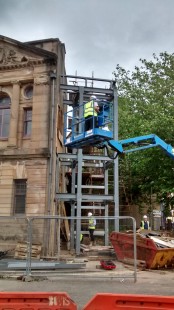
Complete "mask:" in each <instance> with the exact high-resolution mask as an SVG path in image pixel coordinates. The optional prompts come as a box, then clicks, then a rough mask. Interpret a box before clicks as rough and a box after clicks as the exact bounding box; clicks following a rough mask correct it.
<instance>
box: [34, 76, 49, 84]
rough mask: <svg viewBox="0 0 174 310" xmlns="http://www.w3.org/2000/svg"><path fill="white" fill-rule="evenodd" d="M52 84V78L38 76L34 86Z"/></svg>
mask: <svg viewBox="0 0 174 310" xmlns="http://www.w3.org/2000/svg"><path fill="white" fill-rule="evenodd" d="M49 82H50V78H49V77H48V76H47V75H40V76H36V77H35V78H34V84H35V85H40V84H45V85H46V84H49Z"/></svg>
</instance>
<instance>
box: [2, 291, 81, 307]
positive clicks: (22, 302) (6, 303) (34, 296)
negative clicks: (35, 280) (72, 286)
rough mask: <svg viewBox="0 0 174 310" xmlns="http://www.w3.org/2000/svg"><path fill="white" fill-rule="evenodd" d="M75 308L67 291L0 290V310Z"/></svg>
mask: <svg viewBox="0 0 174 310" xmlns="http://www.w3.org/2000/svg"><path fill="white" fill-rule="evenodd" d="M5 309H9V310H23V309H28V310H30V309H31V310H42V309H43V310H47V309H52V310H59V309H60V310H62V309H63V310H77V306H76V304H75V303H74V302H73V301H72V300H71V298H70V297H69V296H68V294H67V293H64V292H63V293H62V292H61V293H56V292H50V293H49V292H47V293H44V292H39V293H38V292H37V293H35V292H29V293H26V292H15V293H12V292H0V310H5Z"/></svg>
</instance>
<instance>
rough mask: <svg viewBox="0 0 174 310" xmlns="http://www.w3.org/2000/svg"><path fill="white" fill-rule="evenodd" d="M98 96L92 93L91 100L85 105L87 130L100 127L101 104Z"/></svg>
mask: <svg viewBox="0 0 174 310" xmlns="http://www.w3.org/2000/svg"><path fill="white" fill-rule="evenodd" d="M96 99H97V98H96V96H94V95H92V96H91V97H90V101H89V102H87V103H85V105H84V118H85V131H88V130H90V129H94V128H98V127H99V126H98V113H99V105H98V103H97V101H96Z"/></svg>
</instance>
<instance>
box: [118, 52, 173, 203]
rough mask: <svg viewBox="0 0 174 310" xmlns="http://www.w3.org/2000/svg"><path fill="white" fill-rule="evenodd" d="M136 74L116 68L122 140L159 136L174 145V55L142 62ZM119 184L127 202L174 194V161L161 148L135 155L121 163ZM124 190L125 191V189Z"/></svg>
mask: <svg viewBox="0 0 174 310" xmlns="http://www.w3.org/2000/svg"><path fill="white" fill-rule="evenodd" d="M140 62H141V65H140V67H135V69H134V71H133V72H130V71H126V70H125V69H124V68H122V67H120V66H119V65H117V67H116V70H115V72H114V76H115V80H116V83H117V87H118V97H119V139H126V138H130V137H136V136H141V135H146V134H151V133H153V134H156V135H158V136H159V137H160V138H161V139H163V140H165V142H166V143H168V144H171V145H173V146H174V54H168V53H167V52H164V53H160V54H159V56H157V55H156V54H153V60H151V61H147V60H146V59H140ZM119 164H120V184H121V186H122V196H123V199H124V200H125V202H126V203H129V204H130V203H132V202H135V201H141V200H142V199H143V200H144V201H145V200H146V201H147V202H148V201H149V199H150V195H151V193H152V191H153V193H156V194H157V196H158V197H159V198H161V197H162V196H163V197H164V196H165V193H168V192H174V170H173V167H174V161H173V160H172V159H171V158H170V157H168V156H167V155H166V154H165V153H164V152H163V151H162V150H161V149H158V148H150V149H147V150H144V151H139V152H133V153H129V155H126V156H125V157H124V158H121V159H120V160H119ZM123 189H124V190H123Z"/></svg>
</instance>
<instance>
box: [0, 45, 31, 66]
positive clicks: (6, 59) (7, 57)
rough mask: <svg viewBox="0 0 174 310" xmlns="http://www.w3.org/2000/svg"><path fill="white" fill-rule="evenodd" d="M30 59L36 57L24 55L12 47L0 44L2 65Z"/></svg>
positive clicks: (25, 61)
mask: <svg viewBox="0 0 174 310" xmlns="http://www.w3.org/2000/svg"><path fill="white" fill-rule="evenodd" d="M32 60H37V59H36V58H32V57H28V56H25V55H20V54H19V53H17V51H15V50H14V49H10V48H7V47H2V46H0V64H2V65H9V64H11V65H12V64H19V63H27V62H29V61H32Z"/></svg>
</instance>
